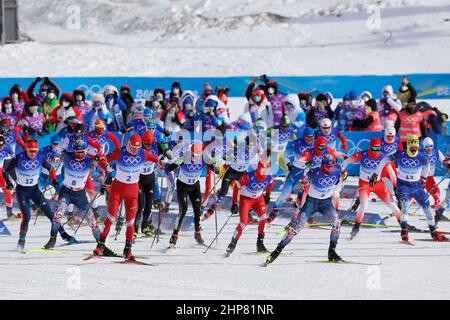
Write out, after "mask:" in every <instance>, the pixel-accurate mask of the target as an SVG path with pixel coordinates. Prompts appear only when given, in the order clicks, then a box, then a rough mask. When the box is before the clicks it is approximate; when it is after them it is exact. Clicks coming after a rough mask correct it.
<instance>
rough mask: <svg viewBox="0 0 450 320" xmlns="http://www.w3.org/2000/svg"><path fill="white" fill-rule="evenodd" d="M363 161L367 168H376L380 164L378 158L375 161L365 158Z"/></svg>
mask: <svg viewBox="0 0 450 320" xmlns="http://www.w3.org/2000/svg"><path fill="white" fill-rule="evenodd" d="M363 163H364V165H365V166H366V167H367V168H376V167H378V165H379V164H380V160H378V161H377V160H372V159H368V158H365V159H364V161H363Z"/></svg>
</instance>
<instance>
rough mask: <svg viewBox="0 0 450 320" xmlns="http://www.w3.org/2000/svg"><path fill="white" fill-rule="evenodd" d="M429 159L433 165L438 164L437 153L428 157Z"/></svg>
mask: <svg viewBox="0 0 450 320" xmlns="http://www.w3.org/2000/svg"><path fill="white" fill-rule="evenodd" d="M428 159H429V161H430V164H431V165H432V166H434V165H435V164H436V162H437V157H436V156H435V155H433V156H431V157H430V158H428Z"/></svg>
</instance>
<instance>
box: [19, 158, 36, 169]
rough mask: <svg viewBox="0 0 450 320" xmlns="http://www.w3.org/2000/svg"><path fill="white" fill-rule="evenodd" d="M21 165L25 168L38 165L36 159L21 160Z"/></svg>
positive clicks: (34, 167) (33, 167)
mask: <svg viewBox="0 0 450 320" xmlns="http://www.w3.org/2000/svg"><path fill="white" fill-rule="evenodd" d="M21 165H22V167H24V168H25V169H27V170H29V169H36V168H37V167H38V166H39V161H38V160H22V162H21Z"/></svg>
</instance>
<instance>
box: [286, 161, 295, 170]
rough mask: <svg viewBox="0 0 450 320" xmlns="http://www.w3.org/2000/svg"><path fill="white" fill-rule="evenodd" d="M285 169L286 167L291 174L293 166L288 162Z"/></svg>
mask: <svg viewBox="0 0 450 320" xmlns="http://www.w3.org/2000/svg"><path fill="white" fill-rule="evenodd" d="M287 167H288V170H289V172H291V171H292V170H294V168H295V167H294V165H293V164H292V163H290V162H289V163H288V164H287Z"/></svg>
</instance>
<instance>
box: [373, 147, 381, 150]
mask: <svg viewBox="0 0 450 320" xmlns="http://www.w3.org/2000/svg"><path fill="white" fill-rule="evenodd" d="M372 151H381V147H372Z"/></svg>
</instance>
